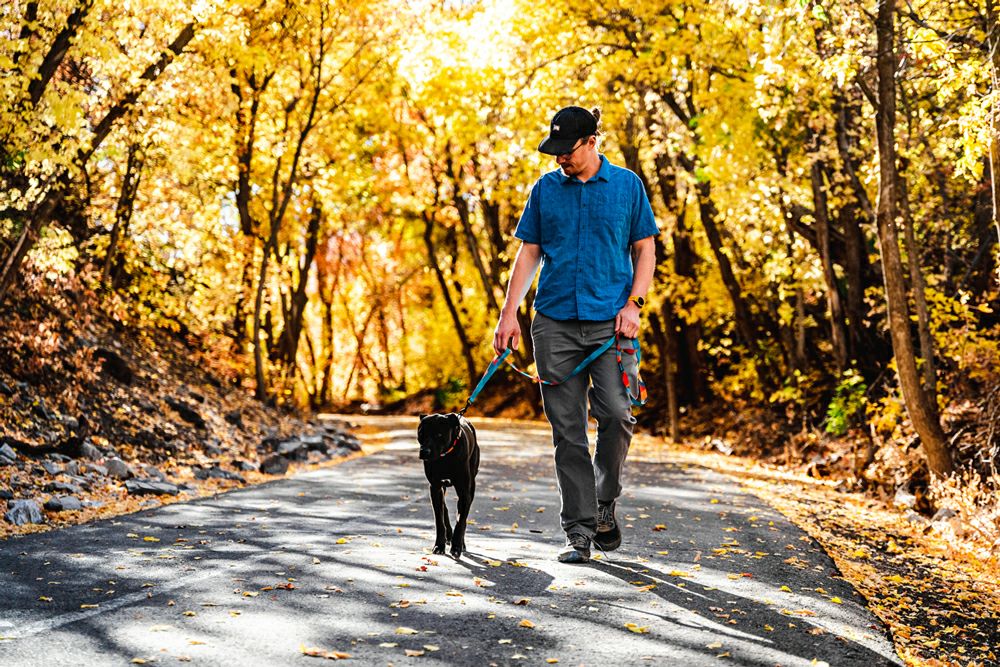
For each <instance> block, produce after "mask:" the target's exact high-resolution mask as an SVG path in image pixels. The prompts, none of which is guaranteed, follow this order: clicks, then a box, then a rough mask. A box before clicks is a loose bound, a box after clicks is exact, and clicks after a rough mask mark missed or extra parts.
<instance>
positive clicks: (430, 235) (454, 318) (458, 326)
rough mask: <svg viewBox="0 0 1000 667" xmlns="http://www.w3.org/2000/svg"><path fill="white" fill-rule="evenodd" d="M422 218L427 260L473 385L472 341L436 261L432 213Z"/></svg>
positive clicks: (470, 382)
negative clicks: (449, 316)
mask: <svg viewBox="0 0 1000 667" xmlns="http://www.w3.org/2000/svg"><path fill="white" fill-rule="evenodd" d="M421 215H422V216H423V219H424V245H425V246H426V248H427V261H428V262H430V265H431V270H433V271H434V276H435V277H436V278H437V281H438V286H439V287H440V288H441V295H442V296H443V297H444V302H445V305H446V306H447V307H448V313H449V314H450V315H451V322H452V324H454V325H455V334H456V335H457V336H458V340H459V342H460V343H461V345H462V357H464V359H465V367H466V371H467V372H468V374H469V375H468V378H469V386H470V387H474V386H475V385H476V382H478V381H479V378H478V376H477V374H476V360H475V359H474V358H473V357H472V343H471V342H470V341H469V335H468V333H466V331H465V325H463V324H462V318H461V316H460V315H459V314H458V308H456V307H455V301H454V300H453V299H452V298H451V290H450V289H448V280H447V279H446V278H445V275H444V271H443V270H442V269H441V263H440V262H439V261H438V257H437V249H436V248H435V247H434V217H433V213H430V212H428V211H424V212H423V213H421Z"/></svg>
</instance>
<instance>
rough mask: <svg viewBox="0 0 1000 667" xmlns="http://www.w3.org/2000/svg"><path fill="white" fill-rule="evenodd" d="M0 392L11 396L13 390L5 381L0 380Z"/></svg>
mask: <svg viewBox="0 0 1000 667" xmlns="http://www.w3.org/2000/svg"><path fill="white" fill-rule="evenodd" d="M0 394H3V395H4V396H13V395H14V390H13V389H12V388H11V387H10V385H9V384H7V383H6V382H0Z"/></svg>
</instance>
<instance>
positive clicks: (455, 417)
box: [448, 412, 462, 426]
mask: <svg viewBox="0 0 1000 667" xmlns="http://www.w3.org/2000/svg"><path fill="white" fill-rule="evenodd" d="M448 421H449V422H450V423H451V424H452V425H454V426H461V424H462V415H460V414H458V413H457V412H450V413H448Z"/></svg>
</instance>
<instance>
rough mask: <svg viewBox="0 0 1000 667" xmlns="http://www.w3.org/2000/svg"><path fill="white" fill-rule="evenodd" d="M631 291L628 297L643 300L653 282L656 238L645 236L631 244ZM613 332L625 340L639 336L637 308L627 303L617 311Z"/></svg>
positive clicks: (631, 303) (630, 302) (633, 304)
mask: <svg viewBox="0 0 1000 667" xmlns="http://www.w3.org/2000/svg"><path fill="white" fill-rule="evenodd" d="M632 265H633V266H634V275H633V276H632V291H631V292H630V293H629V295H630V296H641V297H643V298H645V296H646V291H647V290H648V289H649V285H650V284H651V283H652V282H653V271H654V270H655V269H656V237H655V236H647V237H646V238H644V239H639V240H638V241H636V242H635V243H633V244H632ZM615 332H616V333H620V334H622V335H623V336H626V337H627V338H636V337H637V336H638V335H639V306H637V305H635V303H634V302H632V301H629V302H627V303H626V304H625V307H624V308H622V309H621V310H620V311H618V315H617V316H616V317H615Z"/></svg>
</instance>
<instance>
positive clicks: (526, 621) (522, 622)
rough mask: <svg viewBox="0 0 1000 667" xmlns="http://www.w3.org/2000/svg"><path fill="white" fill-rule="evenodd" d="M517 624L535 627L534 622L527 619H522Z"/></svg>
mask: <svg viewBox="0 0 1000 667" xmlns="http://www.w3.org/2000/svg"><path fill="white" fill-rule="evenodd" d="M518 625H519V626H521V627H522V628H533V627H535V624H534V623H532V622H531V621H529V620H528V619H524V620H522V621H521V622H520V623H518Z"/></svg>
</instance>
